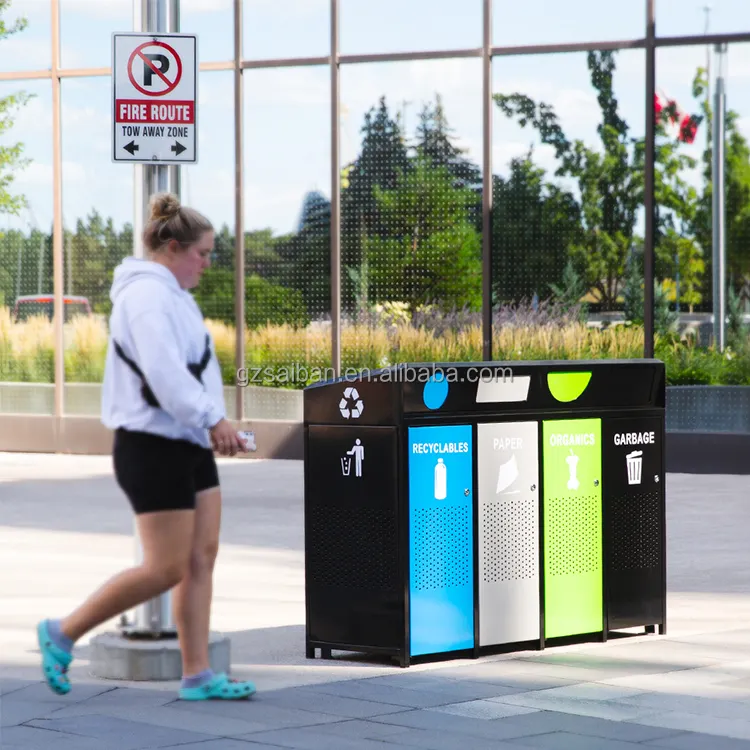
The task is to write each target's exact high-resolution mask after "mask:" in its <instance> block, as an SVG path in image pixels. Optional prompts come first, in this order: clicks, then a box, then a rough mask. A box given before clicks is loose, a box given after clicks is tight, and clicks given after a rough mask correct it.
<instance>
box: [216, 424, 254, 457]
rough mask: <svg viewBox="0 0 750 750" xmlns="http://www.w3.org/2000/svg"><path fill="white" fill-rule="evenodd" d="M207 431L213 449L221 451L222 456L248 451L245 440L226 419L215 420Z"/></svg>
mask: <svg viewBox="0 0 750 750" xmlns="http://www.w3.org/2000/svg"><path fill="white" fill-rule="evenodd" d="M209 432H210V434H211V442H212V443H213V446H214V450H216V451H217V452H218V453H221V455H222V456H234V455H236V454H237V453H247V452H248V448H247V446H246V445H245V441H244V440H243V439H242V438H241V437H240V435H239V433H238V432H237V430H235V429H234V427H232V425H231V424H229V422H227V420H226V419H222V420H220V421H219V422H217V423H216V424H215V425H214V426H213V427H212V428H211V429H210V430H209Z"/></svg>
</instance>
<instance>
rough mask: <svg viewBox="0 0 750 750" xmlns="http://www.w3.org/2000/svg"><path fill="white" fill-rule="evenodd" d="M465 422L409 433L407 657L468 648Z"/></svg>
mask: <svg viewBox="0 0 750 750" xmlns="http://www.w3.org/2000/svg"><path fill="white" fill-rule="evenodd" d="M473 453H474V452H473V445H472V428H471V425H450V426H435V427H410V428H409V561H410V562H409V596H410V634H411V638H410V641H411V647H410V653H411V655H412V656H419V655H423V654H437V653H445V652H448V651H461V650H464V649H470V648H474V553H473V549H474V544H473V528H474V518H473V493H474V491H473V483H472V473H473V471H472V456H473Z"/></svg>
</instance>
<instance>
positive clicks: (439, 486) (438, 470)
mask: <svg viewBox="0 0 750 750" xmlns="http://www.w3.org/2000/svg"><path fill="white" fill-rule="evenodd" d="M447 475H448V469H447V468H446V466H445V464H444V463H443V459H442V458H439V459H438V462H437V463H436V464H435V500H445V498H446V497H447V496H448V476H447Z"/></svg>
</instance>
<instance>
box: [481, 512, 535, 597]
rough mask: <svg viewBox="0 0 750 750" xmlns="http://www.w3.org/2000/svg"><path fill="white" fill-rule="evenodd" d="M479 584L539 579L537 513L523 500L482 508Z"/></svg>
mask: <svg viewBox="0 0 750 750" xmlns="http://www.w3.org/2000/svg"><path fill="white" fill-rule="evenodd" d="M482 531H483V533H482V542H483V547H484V559H483V563H484V564H483V565H482V572H481V574H482V581H483V583H500V582H505V581H522V580H524V579H527V578H528V579H533V578H536V577H537V576H538V575H539V571H538V566H537V548H536V544H535V543H534V539H535V536H536V534H537V532H538V526H537V513H536V509H535V508H534V505H533V503H530V502H528V500H527V499H526V498H519V499H518V500H507V501H506V502H504V503H484V504H483V505H482Z"/></svg>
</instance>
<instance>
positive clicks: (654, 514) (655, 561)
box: [608, 492, 662, 572]
mask: <svg viewBox="0 0 750 750" xmlns="http://www.w3.org/2000/svg"><path fill="white" fill-rule="evenodd" d="M608 513H609V522H608V526H609V529H610V544H611V550H610V554H609V555H608V557H609V559H610V560H611V562H610V568H611V570H612V571H615V572H622V571H626V570H646V569H649V568H657V567H659V565H660V564H661V555H660V550H661V536H662V527H661V521H660V518H661V498H660V495H659V493H658V492H648V493H643V494H640V495H620V496H619V497H613V498H612V499H611V500H610V502H609V503H608Z"/></svg>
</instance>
